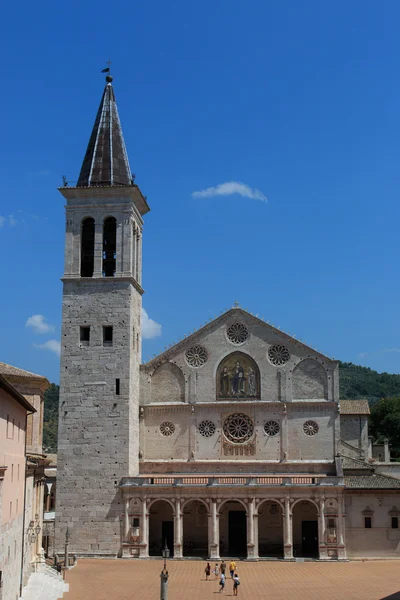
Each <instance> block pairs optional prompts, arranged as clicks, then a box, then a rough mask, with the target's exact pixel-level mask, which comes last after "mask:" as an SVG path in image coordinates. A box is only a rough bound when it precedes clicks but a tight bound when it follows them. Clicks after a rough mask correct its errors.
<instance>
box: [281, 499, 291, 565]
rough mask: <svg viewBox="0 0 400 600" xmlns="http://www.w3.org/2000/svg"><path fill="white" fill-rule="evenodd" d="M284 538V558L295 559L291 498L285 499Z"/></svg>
mask: <svg viewBox="0 0 400 600" xmlns="http://www.w3.org/2000/svg"><path fill="white" fill-rule="evenodd" d="M283 538H284V557H285V559H289V560H290V559H292V558H293V530H292V509H291V507H290V498H289V496H287V497H286V498H285V514H284V520H283Z"/></svg>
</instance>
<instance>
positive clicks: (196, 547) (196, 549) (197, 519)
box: [182, 500, 208, 558]
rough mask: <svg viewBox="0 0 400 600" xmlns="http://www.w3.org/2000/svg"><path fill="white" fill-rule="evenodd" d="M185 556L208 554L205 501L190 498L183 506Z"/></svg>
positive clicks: (205, 556)
mask: <svg viewBox="0 0 400 600" xmlns="http://www.w3.org/2000/svg"><path fill="white" fill-rule="evenodd" d="M182 512H183V517H182V521H183V539H182V544H183V556H201V557H203V558H207V556H208V510H207V506H206V505H205V504H204V502H201V501H200V500H190V501H189V502H187V503H186V504H185V505H184V507H183V511H182Z"/></svg>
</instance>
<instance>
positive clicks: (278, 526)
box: [258, 500, 284, 558]
mask: <svg viewBox="0 0 400 600" xmlns="http://www.w3.org/2000/svg"><path fill="white" fill-rule="evenodd" d="M258 554H259V556H260V557H266V556H268V557H274V558H283V555H284V552H283V511H282V506H281V505H280V503H279V502H276V501H274V500H266V501H264V502H262V504H260V505H259V507H258Z"/></svg>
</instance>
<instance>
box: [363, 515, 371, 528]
mask: <svg viewBox="0 0 400 600" xmlns="http://www.w3.org/2000/svg"><path fill="white" fill-rule="evenodd" d="M364 527H365V529H371V528H372V518H371V517H364Z"/></svg>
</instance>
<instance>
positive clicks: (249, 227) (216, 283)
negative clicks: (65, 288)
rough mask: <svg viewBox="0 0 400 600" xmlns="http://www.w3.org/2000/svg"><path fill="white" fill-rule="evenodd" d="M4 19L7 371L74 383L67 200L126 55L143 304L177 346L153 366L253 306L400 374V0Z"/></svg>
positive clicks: (154, 8) (82, 7) (151, 3)
mask: <svg viewBox="0 0 400 600" xmlns="http://www.w3.org/2000/svg"><path fill="white" fill-rule="evenodd" d="M2 13H3V14H2V26H1V27H2V31H1V36H0V49H1V55H2V74H1V76H2V94H1V104H2V114H3V119H2V127H1V133H2V135H1V147H2V152H1V160H0V175H1V182H2V190H1V200H0V217H1V218H0V252H1V256H2V261H1V264H2V271H3V273H2V292H3V293H2V294H1V295H0V326H1V336H0V360H1V361H4V362H8V363H11V364H14V365H17V366H20V367H22V368H25V369H28V370H32V371H35V372H38V373H42V374H44V375H46V376H47V377H48V378H49V379H50V380H51V381H58V371H59V359H58V355H57V341H58V340H59V337H60V333H59V330H60V317H61V292H62V288H61V282H60V277H61V276H62V270H63V246H64V209H63V198H62V196H61V195H60V194H59V192H58V191H57V190H56V188H57V187H58V186H59V185H61V179H62V175H66V177H67V179H68V180H69V181H71V182H73V181H74V180H76V179H77V176H78V173H79V169H80V166H81V162H82V159H83V156H84V152H85V149H86V145H87V142H88V139H89V135H90V131H91V128H92V125H93V121H94V117H95V113H96V111H97V107H98V104H99V101H100V97H101V94H102V91H103V85H104V79H103V75H101V74H100V70H101V69H102V68H104V67H105V66H106V61H107V60H108V59H109V58H110V59H111V60H112V61H113V74H114V77H115V79H114V85H115V93H116V97H117V102H118V106H119V112H120V116H121V120H122V126H123V131H124V135H125V141H126V144H127V148H128V153H129V157H130V162H131V168H132V171H133V172H134V173H136V183H138V184H139V186H140V187H141V189H142V191H143V193H144V194H146V195H147V196H148V202H149V204H150V206H151V209H152V211H151V212H150V213H149V214H148V215H146V218H145V220H146V222H145V231H144V263H143V270H144V287H145V289H146V294H145V296H144V307H145V309H146V311H147V313H148V315H149V318H150V319H153V320H154V321H155V322H156V323H158V324H160V325H161V335H156V336H155V337H153V338H151V339H146V340H145V341H144V348H143V358H144V359H148V358H149V357H151V356H152V355H153V353H156V352H159V351H162V350H163V348H164V346H165V345H168V344H169V343H171V342H173V341H174V340H177V339H178V338H179V337H182V336H183V335H184V334H185V333H187V332H189V331H193V329H194V328H197V327H199V326H200V325H201V324H202V323H204V322H205V321H206V320H208V319H209V318H210V317H212V316H216V315H218V314H219V313H220V311H221V310H224V309H226V308H228V307H231V306H232V304H233V302H234V301H235V300H238V301H239V303H240V305H241V306H243V307H244V308H247V309H248V310H249V311H251V312H254V313H258V314H259V315H260V316H263V317H264V318H265V319H266V320H270V321H271V322H272V323H274V324H276V325H279V326H280V327H281V328H282V329H284V330H285V331H287V332H292V333H295V334H296V335H297V337H301V338H303V339H304V340H306V341H307V342H308V343H309V344H310V345H312V346H313V347H316V348H317V349H318V350H320V351H322V352H324V353H326V354H327V355H329V356H334V357H335V358H340V359H341V360H345V361H352V362H355V363H358V364H363V365H366V366H371V367H372V368H376V369H378V370H386V371H388V372H396V373H399V372H400V324H399V318H398V312H399V311H398V296H399V292H400V289H399V288H400V282H399V276H398V275H399V216H400V214H399V213H400V208H399V189H400V170H399V164H400V146H399V139H400V98H399V96H400V78H399V73H400V37H399V35H398V23H399V19H400V3H398V2H396V1H394V0H386V1H385V2H380V3H378V2H376V1H369V0H363V1H358V0H352V1H351V2H348V1H347V2H344V1H342V0H339V1H337V2H335V3H332V2H329V3H328V2H321V1H320V0H318V1H311V0H304V1H302V2H298V1H297V0H296V1H295V0H291V1H289V0H287V1H283V2H269V1H266V0H249V1H247V2H240V1H238V0H202V2H193V1H189V2H188V1H187V0H179V1H171V2H162V1H161V0H157V1H155V0H146V1H137V2H135V3H131V2H118V1H116V2H114V3H112V4H110V3H109V2H107V3H106V2H104V1H103V0H97V1H96V2H94V1H84V2H78V1H76V0H70V1H69V2H68V3H67V4H66V3H54V2H49V1H47V0H43V1H42V2H40V3H31V2H29V3H28V2H26V1H25V0H24V1H22V2H19V3H11V2H8V3H7V4H6V5H4V6H3V8H2ZM231 182H234V183H233V184H232V183H231ZM227 183H230V185H227V186H226V185H225V186H223V184H227ZM237 184H245V185H246V186H248V188H250V189H249V190H246V189H244V188H242V187H238V185H237ZM218 186H223V187H222V188H221V187H218ZM208 188H217V189H214V190H213V192H214V193H212V192H209V193H208V194H206V195H204V194H203V195H201V194H200V195H199V194H198V195H194V192H201V191H203V190H207V189H208ZM216 191H220V192H221V191H222V192H225V193H224V194H222V195H216V194H215V192H216ZM237 191H241V192H243V193H245V194H247V196H246V195H244V196H243V195H240V194H238V193H232V192H237ZM263 197H266V198H267V199H268V202H266V201H264V200H263V199H262V198H263ZM257 198H261V199H257ZM35 315H36V316H35ZM37 315H41V316H42V317H43V319H41V318H40V317H37ZM31 317H34V318H33V320H32V319H31V321H28V320H29V319H30V318H31ZM27 322H28V326H27ZM46 325H47V326H46ZM156 333H160V331H159V330H157V328H154V327H153V328H152V329H151V328H150V331H149V332H148V335H154V334H156ZM49 342H50V343H49ZM41 346H42V347H41ZM43 346H44V347H43Z"/></svg>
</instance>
